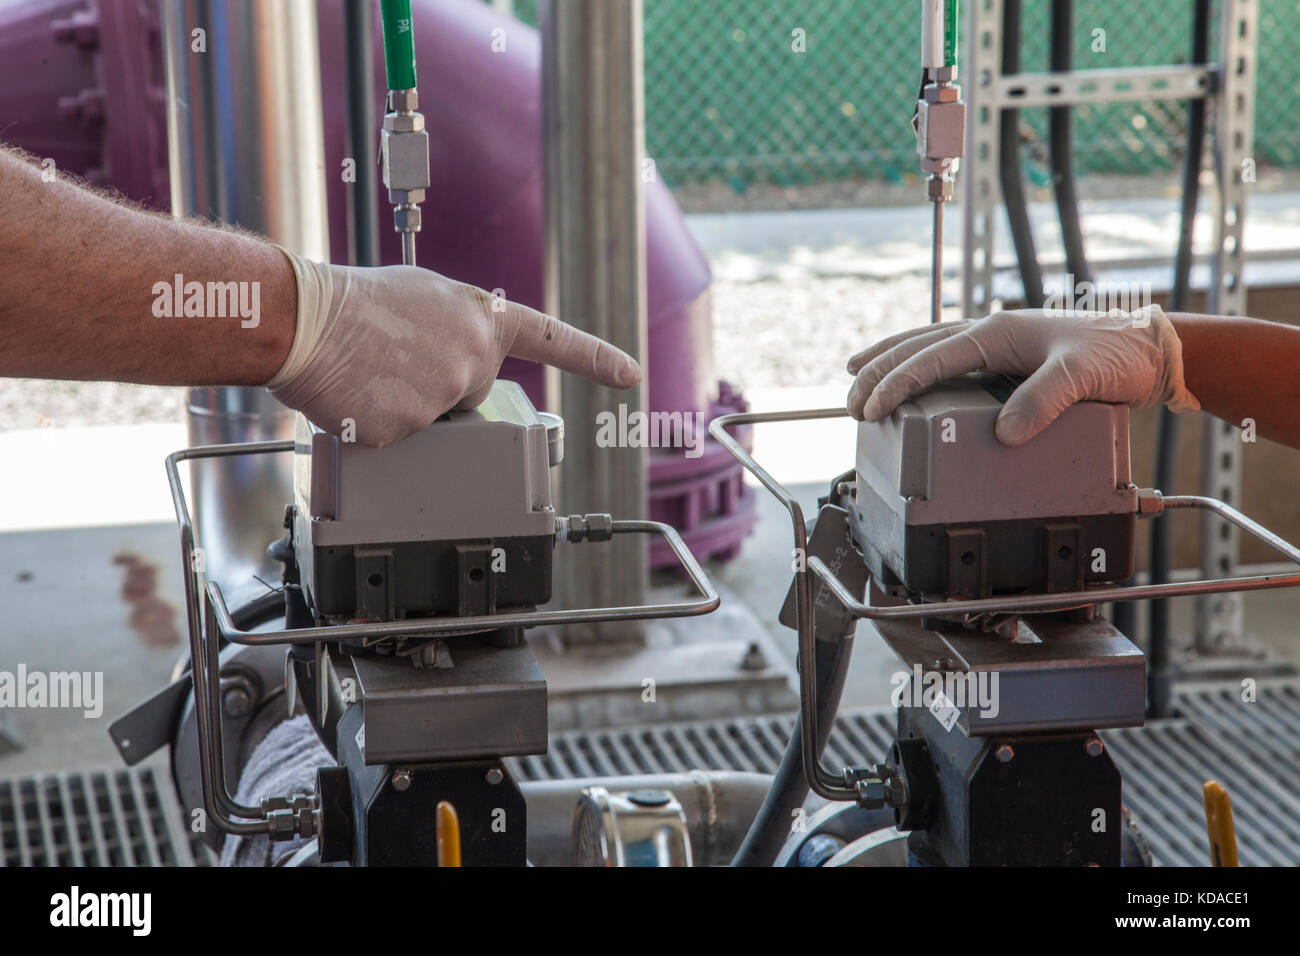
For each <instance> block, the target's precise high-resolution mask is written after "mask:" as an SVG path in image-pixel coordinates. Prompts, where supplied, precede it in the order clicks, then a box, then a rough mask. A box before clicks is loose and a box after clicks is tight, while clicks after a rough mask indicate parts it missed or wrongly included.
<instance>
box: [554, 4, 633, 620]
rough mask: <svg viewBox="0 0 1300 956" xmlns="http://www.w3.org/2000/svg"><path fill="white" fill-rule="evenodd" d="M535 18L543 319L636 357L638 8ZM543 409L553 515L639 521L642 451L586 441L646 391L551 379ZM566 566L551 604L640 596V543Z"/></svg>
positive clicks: (577, 556)
mask: <svg viewBox="0 0 1300 956" xmlns="http://www.w3.org/2000/svg"><path fill="white" fill-rule="evenodd" d="M539 12H540V17H539V22H540V27H541V34H542V102H543V147H542V149H543V164H544V170H545V193H544V195H545V200H544V202H545V210H546V236H545V253H544V257H545V287H546V290H545V291H546V311H547V312H549V313H550V314H552V315H555V316H558V317H559V318H561V319H564V320H565V321H567V322H570V323H572V324H573V325H576V326H577V327H579V328H582V329H585V330H586V331H588V332H591V333H593V334H595V335H598V336H600V337H601V338H604V339H607V340H608V341H610V342H612V343H613V344H615V345H617V346H618V347H619V348H621V349H623V350H624V351H626V352H628V353H629V354H631V355H633V356H635V357H637V358H638V359H641V358H643V357H644V356H645V354H646V347H645V346H646V284H645V254H646V253H645V209H644V203H643V195H642V180H641V162H642V156H643V155H644V149H645V146H644V124H643V115H644V113H643V110H644V97H643V87H642V82H643V76H642V3H641V0H617V2H612V3H611V2H610V0H562V2H554V0H552V2H547V3H545V4H543V5H542V7H541V9H540V11H539ZM547 404H548V405H549V406H550V407H551V409H552V410H553V411H558V412H559V413H560V414H562V415H563V416H564V418H565V420H566V423H567V427H566V429H565V450H564V453H565V459H564V463H563V465H561V466H560V479H559V485H558V487H559V494H558V506H559V507H560V508H561V509H563V510H565V511H569V512H609V513H611V514H613V515H614V516H615V517H618V518H640V517H642V516H643V515H644V514H645V511H646V465H647V456H646V449H645V448H644V447H639V448H628V447H614V448H602V447H599V446H598V444H597V440H596V439H597V416H598V415H600V414H601V413H602V412H603V413H612V414H613V415H614V416H616V418H618V420H620V421H624V420H626V421H635V419H634V418H631V417H630V416H633V415H638V416H643V415H644V414H645V411H646V408H645V389H644V387H641V388H637V389H634V390H631V391H626V392H624V391H616V390H612V389H608V388H604V387H600V386H597V385H593V384H591V383H590V382H587V381H586V380H584V379H582V378H580V377H578V376H576V375H566V376H563V377H562V378H561V377H559V376H558V375H555V374H551V375H550V376H549V377H548V379H547ZM620 406H621V414H620ZM625 416H627V417H625ZM607 547H608V546H607ZM567 556H568V557H569V559H570V563H569V564H568V565H566V567H565V573H564V575H563V577H562V578H561V577H560V576H559V575H557V580H558V583H559V588H558V591H559V593H557V598H558V599H559V600H560V601H561V602H566V603H569V604H576V603H579V602H582V603H585V604H589V605H591V604H596V605H600V604H628V603H640V602H641V601H643V600H644V598H645V592H646V589H647V575H648V571H647V567H648V564H647V554H646V551H645V547H644V544H643V543H637V544H635V545H630V546H629V545H623V544H620V545H619V546H618V547H608V550H603V549H601V548H573V549H569V550H568V551H567ZM640 636H641V635H640V632H639V630H638V631H635V632H634V631H631V630H630V629H629V625H628V624H626V623H624V624H617V625H610V624H602V625H593V626H592V627H591V628H589V629H586V630H574V631H572V632H571V633H570V634H569V638H570V639H571V640H573V641H577V642H582V641H590V640H596V639H601V640H606V641H607V640H610V639H628V640H637V639H639V638H640Z"/></svg>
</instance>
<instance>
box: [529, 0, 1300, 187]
mask: <svg viewBox="0 0 1300 956" xmlns="http://www.w3.org/2000/svg"><path fill="white" fill-rule="evenodd" d="M967 2H975V0H967ZM1049 6H1050V5H1049V3H1048V2H1047V0H1025V4H1024V32H1023V45H1022V51H1023V52H1022V67H1021V68H1022V69H1024V70H1026V71H1039V70H1044V69H1046V66H1047V47H1048V29H1049V27H1048V24H1049V17H1048V9H1049ZM514 7H515V12H516V14H517V15H518V16H520V17H521V18H522V19H524V20H526V21H527V22H529V23H535V22H536V14H537V0H516V2H515V4H514ZM1190 9H1191V4H1190V2H1189V0H1078V2H1077V3H1076V4H1075V27H1074V34H1075V38H1076V43H1075V54H1074V56H1075V63H1074V65H1075V67H1076V68H1078V69H1088V68H1094V67H1118V66H1141V65H1157V64H1169V63H1181V62H1186V60H1187V58H1188V51H1189V50H1190V46H1191V26H1190V19H1191V13H1190ZM1260 10H1261V22H1260V29H1259V58H1258V67H1259V95H1258V97H1257V121H1256V158H1257V160H1258V161H1259V162H1260V163H1261V164H1273V165H1280V166H1295V165H1300V122H1298V120H1300V54H1298V53H1297V38H1300V2H1298V0H1260ZM1096 30H1102V31H1104V34H1097V33H1095V32H1094V31H1096ZM1098 39H1102V40H1104V51H1102V50H1099V49H1097V47H1099V46H1100V44H1098V42H1097V41H1098ZM919 47H920V5H919V3H917V2H916V0H645V90H646V146H647V151H648V152H649V154H650V155H652V156H654V157H655V159H656V162H657V164H658V168H659V171H660V173H661V174H662V175H663V176H664V178H665V179H666V180H667V181H668V182H669V183H671V184H673V185H686V184H699V183H708V182H719V181H720V182H725V183H727V184H729V185H730V186H731V187H732V188H734V189H736V190H744V189H745V188H747V187H748V186H750V185H755V184H774V185H788V186H794V185H805V184H810V183H817V182H827V181H837V180H855V179H865V180H892V181H900V180H903V179H906V178H910V177H912V176H914V175H915V174H916V168H917V160H916V143H915V139H914V137H913V134H912V131H911V127H910V125H909V121H910V119H911V115H912V110H913V104H914V101H915V99H916V91H917V84H918V81H919V77H920V69H919V66H918V63H919V56H920V50H919ZM1185 115H1186V108H1185V106H1184V105H1183V104H1182V103H1179V102H1174V101H1170V102H1150V103H1124V104H1116V105H1113V106H1080V107H1077V108H1076V111H1075V148H1076V153H1077V159H1076V166H1077V169H1078V171H1079V173H1080V174H1084V175H1086V174H1088V173H1117V174H1129V175H1133V174H1145V173H1150V172H1159V171H1163V170H1168V169H1172V168H1174V167H1175V166H1176V164H1177V162H1178V157H1179V155H1180V153H1181V150H1182V137H1183V124H1184V118H1185ZM1022 117H1023V124H1024V128H1025V131H1026V136H1027V140H1028V147H1027V156H1028V159H1029V162H1028V163H1027V166H1026V171H1027V175H1028V176H1029V177H1030V178H1031V179H1032V180H1039V184H1040V185H1041V184H1042V182H1046V181H1047V173H1046V171H1045V169H1044V168H1043V165H1042V164H1041V163H1036V162H1035V154H1036V153H1038V154H1039V155H1044V156H1045V145H1040V144H1044V143H1045V135H1046V133H1045V131H1046V111H1045V110H1042V109H1038V110H1026V111H1024V113H1023V114H1022Z"/></svg>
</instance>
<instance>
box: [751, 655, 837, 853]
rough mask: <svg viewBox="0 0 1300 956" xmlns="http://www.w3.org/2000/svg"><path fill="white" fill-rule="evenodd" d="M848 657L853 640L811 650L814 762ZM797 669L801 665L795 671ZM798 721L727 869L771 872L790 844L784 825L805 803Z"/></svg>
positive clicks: (832, 714)
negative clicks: (814, 694) (752, 868)
mask: <svg viewBox="0 0 1300 956" xmlns="http://www.w3.org/2000/svg"><path fill="white" fill-rule="evenodd" d="M852 654H853V638H852V637H846V638H844V639H843V640H839V641H819V642H818V645H817V756H818V758H820V757H821V754H822V751H823V750H825V749H826V740H827V738H828V737H829V736H830V732H831V727H832V726H834V724H835V714H836V713H837V712H838V711H839V709H840V695H841V694H843V692H844V680H845V678H846V677H847V676H848V673H849V659H850V657H851V656H852ZM801 666H802V665H801ZM802 730H803V723H802V720H801V719H800V718H798V717H796V718H795V721H794V729H793V730H791V731H790V742H789V743H788V744H786V748H785V754H784V755H783V756H782V757H781V765H780V766H779V767H777V770H776V775H775V776H774V777H773V778H772V789H771V790H769V791H768V792H767V797H766V798H765V799H764V800H763V805H762V806H761V807H759V809H758V813H757V815H756V816H755V817H754V822H753V823H752V824H750V827H749V832H747V833H746V834H745V840H744V842H743V843H741V845H740V849H739V850H737V851H736V856H735V858H734V859H732V861H731V865H732V866H771V865H772V863H773V862H775V860H776V858H777V855H778V854H779V853H780V852H781V848H782V847H783V846H785V842H786V840H788V839H789V838H790V834H791V829H790V825H791V823H792V822H793V821H794V816H793V814H794V811H796V810H798V809H799V808H800V807H802V806H803V802H804V800H806V799H807V797H808V780H807V778H806V777H805V776H804V772H803V748H802V747H801V746H800V738H801V732H802Z"/></svg>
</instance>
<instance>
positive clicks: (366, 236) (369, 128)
mask: <svg viewBox="0 0 1300 956" xmlns="http://www.w3.org/2000/svg"><path fill="white" fill-rule="evenodd" d="M373 18H374V4H373V2H372V0H343V70H344V73H345V74H346V76H347V87H348V89H347V95H348V122H347V135H348V155H349V156H350V157H352V159H353V160H354V161H355V162H356V180H355V181H354V182H352V183H351V184H350V185H349V187H348V188H349V189H350V193H349V196H350V199H349V202H348V262H349V264H351V265H354V266H377V265H379V204H378V203H377V202H376V199H375V197H376V196H377V194H378V188H379V187H378V177H377V176H376V175H375V168H376V166H375V164H376V152H377V150H376V148H375V142H376V130H378V129H379V123H378V121H377V120H376V119H375V79H374V78H375V74H374V69H373V67H374V55H375V46H374V19H373Z"/></svg>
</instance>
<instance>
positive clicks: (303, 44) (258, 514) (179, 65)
mask: <svg viewBox="0 0 1300 956" xmlns="http://www.w3.org/2000/svg"><path fill="white" fill-rule="evenodd" d="M161 2H162V5H163V19H164V24H165V29H164V44H165V50H166V61H167V64H168V71H167V73H168V109H169V116H168V147H169V153H170V167H171V170H172V175H173V185H172V202H173V207H172V212H173V214H174V215H178V216H189V215H198V216H206V217H209V218H213V219H223V220H227V221H230V222H234V223H237V224H239V225H241V226H243V227H245V228H247V229H251V230H253V231H256V232H260V233H263V234H265V235H267V236H269V237H270V238H271V239H273V240H274V241H276V242H278V243H280V244H281V245H283V246H285V247H287V248H290V249H293V250H294V251H296V252H298V253H300V254H302V255H305V256H308V257H310V258H313V259H322V260H325V259H328V258H329V231H328V222H327V218H326V202H325V144H324V137H323V131H322V110H321V94H320V63H319V55H318V51H317V29H316V8H315V5H314V3H312V2H311V0H233V2H228V0H161ZM195 30H202V31H203V34H202V38H203V45H204V47H205V50H204V52H198V51H195V50H194V49H192V45H193V44H194V42H195V33H194V31H195ZM231 278H232V279H237V278H240V277H237V276H232V277H231ZM292 430H293V416H292V413H291V412H289V410H288V409H286V408H284V407H283V406H282V405H280V404H279V403H277V402H276V401H275V400H274V399H272V398H271V396H270V394H269V393H268V392H266V390H265V389H260V388H201V389H193V390H192V391H191V392H190V403H189V432H190V442H191V443H192V444H196V445H197V444H221V443H227V442H242V441H258V440H266V439H274V438H290V437H292ZM191 474H192V481H193V491H194V501H195V524H196V528H197V532H198V544H199V547H201V548H202V549H203V553H204V561H205V565H206V568H207V572H208V574H209V576H211V577H212V578H214V579H216V580H218V581H220V582H221V583H222V585H223V589H225V590H227V591H230V590H232V589H233V591H234V592H235V594H234V595H233V596H232V600H234V601H240V602H242V601H244V600H247V599H248V598H251V597H253V596H255V595H257V594H259V593H262V592H264V590H265V589H264V587H263V586H262V585H261V584H259V583H257V581H256V579H255V578H254V575H257V576H260V577H263V578H266V579H267V580H273V578H272V577H269V576H271V575H275V574H276V573H277V571H278V568H277V566H275V565H274V564H273V563H272V562H271V561H270V559H269V558H268V557H266V554H265V548H266V545H267V543H268V542H269V541H270V540H271V538H273V537H275V535H276V532H277V529H278V527H279V518H280V516H281V514H282V513H283V509H284V506H285V505H286V504H287V503H288V502H289V501H291V500H292V470H291V465H290V463H289V462H288V461H287V460H285V459H283V458H281V459H280V460H274V459H271V458H268V459H267V460H266V461H265V462H261V461H259V462H255V463H249V462H245V461H240V460H238V459H233V458H232V459H229V460H213V461H205V462H202V463H196V464H195V465H194V467H193V470H192V472H191Z"/></svg>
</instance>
